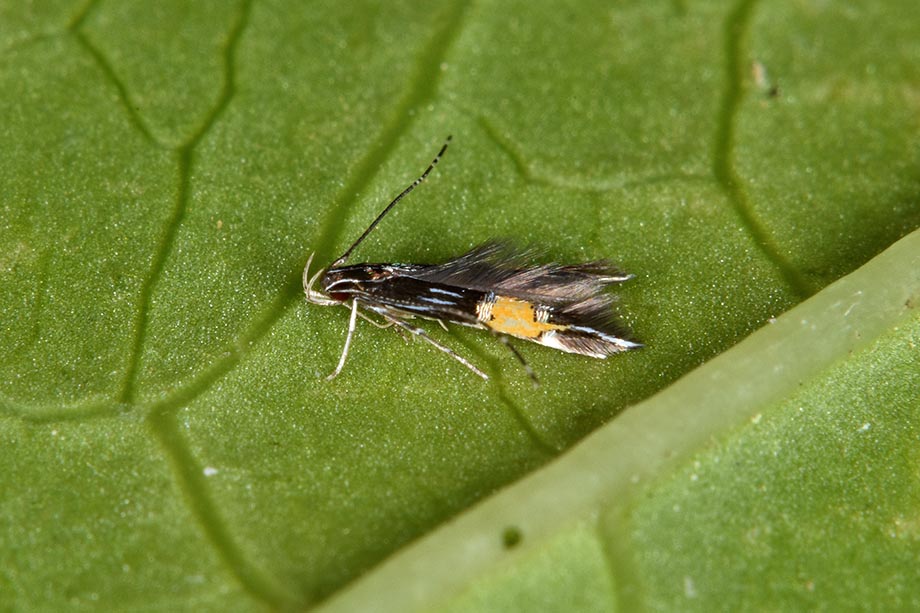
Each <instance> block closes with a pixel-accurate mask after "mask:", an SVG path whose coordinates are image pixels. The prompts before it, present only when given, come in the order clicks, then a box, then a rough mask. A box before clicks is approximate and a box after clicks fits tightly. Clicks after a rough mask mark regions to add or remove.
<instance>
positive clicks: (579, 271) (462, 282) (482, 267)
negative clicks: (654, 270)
mask: <svg viewBox="0 0 920 613" xmlns="http://www.w3.org/2000/svg"><path fill="white" fill-rule="evenodd" d="M533 259H534V253H533V251H530V250H527V251H522V250H519V249H516V248H514V247H512V246H511V245H510V244H508V243H505V242H489V243H485V244H483V245H480V246H478V247H476V248H474V249H472V250H470V251H469V252H467V253H465V254H463V255H461V256H460V257H458V258H455V259H453V260H450V261H448V262H445V263H443V264H435V265H432V266H427V267H425V269H424V270H422V271H420V272H418V273H415V275H414V276H415V277H416V278H418V279H420V280H424V281H429V282H432V283H441V284H444V285H453V286H456V287H464V288H468V289H475V290H478V291H482V292H495V293H496V294H499V295H502V296H508V297H512V298H519V299H521V300H527V301H529V302H533V303H537V304H546V305H549V306H563V305H566V304H573V303H577V302H581V301H583V300H585V299H587V298H590V297H592V296H596V295H597V294H598V293H599V292H600V291H601V290H603V288H604V287H605V286H607V285H610V284H611V283H621V282H623V281H626V280H627V279H629V278H631V276H632V275H627V274H624V273H622V272H620V271H619V270H617V269H616V267H614V266H613V265H612V264H610V263H609V262H607V261H604V260H597V261H593V262H585V263H583V264H573V265H565V266H563V265H559V264H537V265H533V264H528V261H532V260H533Z"/></svg>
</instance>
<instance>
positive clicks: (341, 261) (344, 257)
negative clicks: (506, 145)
mask: <svg viewBox="0 0 920 613" xmlns="http://www.w3.org/2000/svg"><path fill="white" fill-rule="evenodd" d="M451 138H453V137H452V136H448V137H447V139H446V140H445V141H444V146H443V147H441V150H440V151H438V154H437V155H436V156H434V159H433V160H432V161H431V164H429V165H428V168H426V169H425V172H423V173H422V176H420V177H419V178H418V179H416V180H415V181H413V182H412V184H411V185H409V187H407V188H406V189H404V190H403V191H402V193H401V194H399V195H398V196H396V197H395V198H393V202H391V203H390V204H388V205H387V207H386V208H385V209H383V211H382V212H381V213H380V215H377V219H375V220H374V221H373V222H372V223H371V225H369V226H368V227H367V230H365V231H364V234H362V235H361V236H359V237H358V240H356V241H355V242H353V243H352V244H351V247H349V248H348V249H346V250H345V253H343V254H342V255H340V256H339V258H338V259H337V260H336V261H335V262H333V263H332V264H331V265H330V266H329V267H330V268H335V267H336V266H339V265H341V264H344V263H345V260H347V259H348V256H349V255H351V252H352V251H354V250H355V247H357V246H358V245H360V244H361V242H362V241H363V240H364V239H365V238H367V235H368V234H370V233H371V230H373V229H374V228H376V227H377V224H378V223H380V220H381V219H383V218H384V217H386V214H387V213H389V212H390V209H392V208H393V207H394V206H396V203H397V202H399V201H400V200H402V199H403V198H405V197H406V196H407V195H408V194H409V192H411V191H412V190H413V189H415V188H416V187H418V186H419V184H420V183H421V182H422V181H424V180H425V179H427V178H428V173H430V172H431V171H432V169H433V168H434V167H435V166H437V165H438V162H439V161H440V159H441V156H442V155H444V152H445V151H447V145H448V143H450V139H451Z"/></svg>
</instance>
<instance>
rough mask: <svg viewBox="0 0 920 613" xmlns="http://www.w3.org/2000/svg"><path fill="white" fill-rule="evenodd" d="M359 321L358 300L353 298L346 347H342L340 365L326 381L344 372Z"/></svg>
mask: <svg viewBox="0 0 920 613" xmlns="http://www.w3.org/2000/svg"><path fill="white" fill-rule="evenodd" d="M357 321H358V300H357V299H354V298H353V299H352V301H351V317H350V318H349V319H348V336H346V337H345V347H343V348H342V357H340V358H339V365H338V366H336V367H335V370H334V371H333V372H332V374H331V375H329V376H328V377H326V381H332V380H333V379H335V378H336V377H337V376H338V375H339V373H340V372H342V367H343V366H345V358H347V357H348V347H349V346H351V339H352V337H353V336H354V335H355V324H356V323H357Z"/></svg>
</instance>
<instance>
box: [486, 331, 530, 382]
mask: <svg viewBox="0 0 920 613" xmlns="http://www.w3.org/2000/svg"><path fill="white" fill-rule="evenodd" d="M495 336H497V337H498V340H500V341H501V342H502V344H503V345H504V346H505V347H507V348H508V349H509V350H510V351H511V353H513V354H514V357H516V358H517V359H518V362H520V363H521V366H523V367H524V370H525V371H526V372H527V376H528V377H530V380H531V381H533V386H534V387H540V381H539V380H538V379H537V373H535V372H534V371H533V368H531V367H530V364H528V363H527V360H525V359H524V356H522V355H521V352H520V351H518V350H517V347H515V346H514V345H512V344H511V339H509V338H508V337H507V336H505V335H504V334H498V333H497V332H496V333H495Z"/></svg>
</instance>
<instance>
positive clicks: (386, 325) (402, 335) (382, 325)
mask: <svg viewBox="0 0 920 613" xmlns="http://www.w3.org/2000/svg"><path fill="white" fill-rule="evenodd" d="M358 317H360V318H361V319H363V320H364V321H366V322H370V323H372V324H374V325H375V326H377V327H378V328H384V329H385V328H392V327H393V322H392V321H385V322H383V323H380V322H378V321H374V320H373V319H371V318H370V317H368V316H367V315H365V314H364V313H362V312H361V311H358ZM394 330H396V333H397V334H399V337H400V338H401V339H403V340H404V341H406V344H409V341H410V340H411V339H410V338H409V337H408V336H406V333H405V332H403V331H402V330H400V329H399V328H394Z"/></svg>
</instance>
